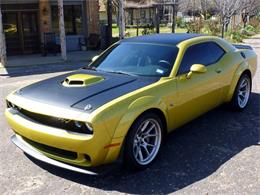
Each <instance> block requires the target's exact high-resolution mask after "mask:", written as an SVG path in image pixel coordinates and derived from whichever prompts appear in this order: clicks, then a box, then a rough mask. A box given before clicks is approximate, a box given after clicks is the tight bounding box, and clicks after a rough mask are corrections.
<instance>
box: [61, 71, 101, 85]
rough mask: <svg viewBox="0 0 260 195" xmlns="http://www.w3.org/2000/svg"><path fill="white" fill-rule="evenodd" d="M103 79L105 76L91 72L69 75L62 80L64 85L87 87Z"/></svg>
mask: <svg viewBox="0 0 260 195" xmlns="http://www.w3.org/2000/svg"><path fill="white" fill-rule="evenodd" d="M103 80H104V78H103V77H101V76H95V75H89V74H74V75H70V76H68V77H67V78H66V79H65V80H64V81H62V85H63V86H64V87H86V86H89V85H93V84H95V83H98V82H100V81H103Z"/></svg>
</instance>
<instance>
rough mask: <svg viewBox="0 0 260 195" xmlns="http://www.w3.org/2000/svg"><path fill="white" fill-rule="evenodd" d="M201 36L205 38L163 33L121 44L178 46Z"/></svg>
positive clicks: (186, 34) (138, 37) (190, 34)
mask: <svg viewBox="0 0 260 195" xmlns="http://www.w3.org/2000/svg"><path fill="white" fill-rule="evenodd" d="M199 36H205V35H202V34H192V33H162V34H153V35H145V36H137V37H132V38H128V39H124V40H122V41H121V42H141V43H158V44H168V45H177V44H179V43H180V42H182V41H185V40H187V39H191V38H194V37H199Z"/></svg>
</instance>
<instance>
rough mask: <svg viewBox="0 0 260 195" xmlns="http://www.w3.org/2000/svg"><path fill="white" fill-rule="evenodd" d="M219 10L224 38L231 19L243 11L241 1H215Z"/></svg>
mask: <svg viewBox="0 0 260 195" xmlns="http://www.w3.org/2000/svg"><path fill="white" fill-rule="evenodd" d="M214 3H215V5H216V8H217V9H218V12H219V15H220V20H221V24H222V28H221V35H222V37H224V32H225V31H227V28H228V25H229V23H230V21H231V17H232V16H233V15H234V14H235V13H237V12H238V11H239V10H240V9H241V1H240V0H214Z"/></svg>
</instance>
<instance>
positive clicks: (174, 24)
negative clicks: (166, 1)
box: [172, 5, 176, 33]
mask: <svg viewBox="0 0 260 195" xmlns="http://www.w3.org/2000/svg"><path fill="white" fill-rule="evenodd" d="M175 12H176V10H175V5H173V6H172V33H175V26H176V14H175Z"/></svg>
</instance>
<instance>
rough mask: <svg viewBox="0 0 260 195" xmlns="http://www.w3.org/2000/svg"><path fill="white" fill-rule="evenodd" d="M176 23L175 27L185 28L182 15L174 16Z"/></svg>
mask: <svg viewBox="0 0 260 195" xmlns="http://www.w3.org/2000/svg"><path fill="white" fill-rule="evenodd" d="M176 25H177V27H180V28H185V25H186V24H185V22H184V20H183V18H182V17H177V18H176Z"/></svg>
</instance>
